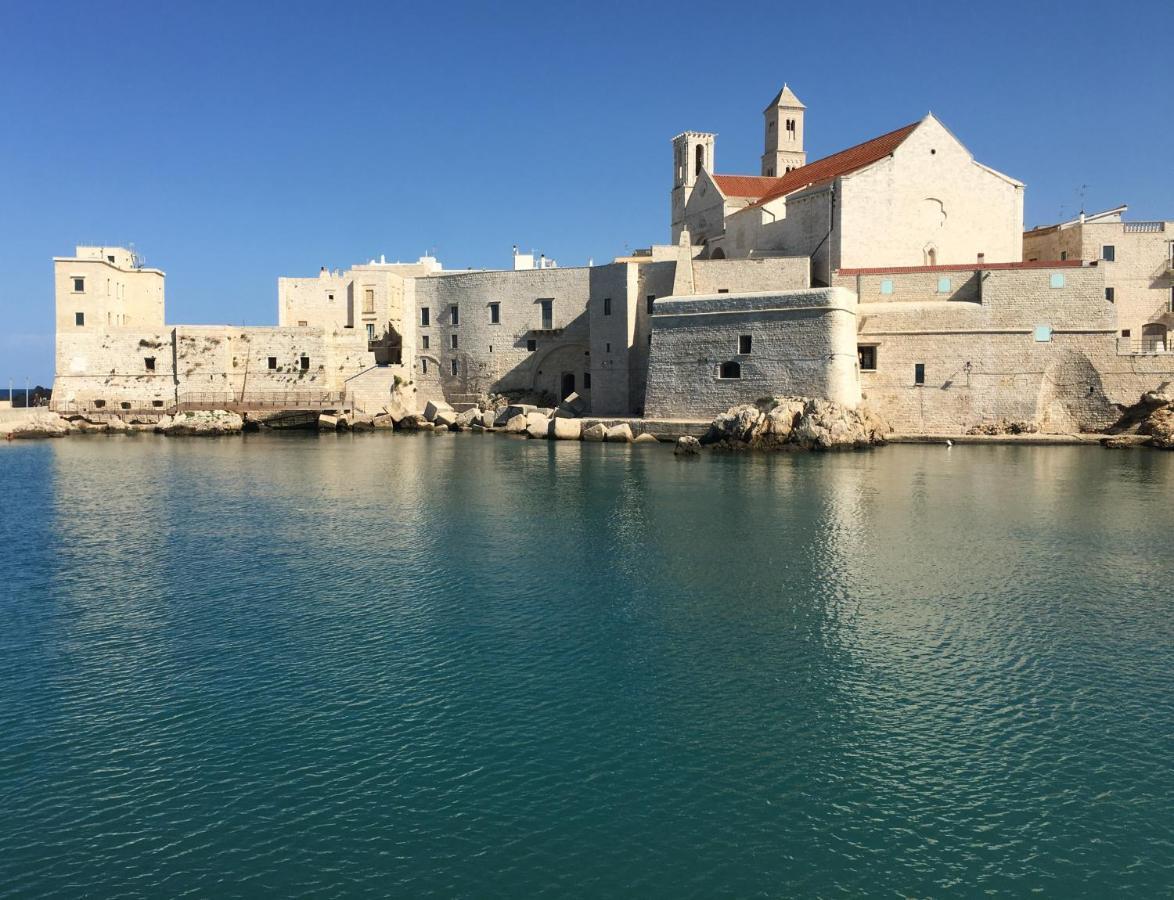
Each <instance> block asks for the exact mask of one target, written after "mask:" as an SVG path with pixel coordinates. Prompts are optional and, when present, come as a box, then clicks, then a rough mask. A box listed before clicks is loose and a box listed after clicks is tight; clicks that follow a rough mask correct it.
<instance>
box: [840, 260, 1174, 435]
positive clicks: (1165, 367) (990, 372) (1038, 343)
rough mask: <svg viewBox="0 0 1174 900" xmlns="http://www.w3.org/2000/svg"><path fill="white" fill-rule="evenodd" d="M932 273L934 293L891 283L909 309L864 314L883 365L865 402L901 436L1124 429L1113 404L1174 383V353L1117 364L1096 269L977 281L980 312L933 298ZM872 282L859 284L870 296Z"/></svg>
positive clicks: (865, 306)
mask: <svg viewBox="0 0 1174 900" xmlns="http://www.w3.org/2000/svg"><path fill="white" fill-rule="evenodd" d="M932 274H933V275H934V278H933V279H931V282H930V283H929V284H926V282H925V275H926V273H911V274H908V275H900V274H890V275H884V276H883V277H885V278H889V279H892V280H893V282H894V294H893V295H892V297H893V298H897V297H901V298H905V299H889V298H886V301H885V302H880V301H878V300H876V299H875V298H873V299H871V300H869V301H868V302H863V303H861V305H860V307H859V308H858V314H859V318H860V333H859V337H858V342H859V344H860V345H861V346H870V347H875V354H876V369H875V371H868V370H865V371H862V372H861V373H860V379H861V390H862V393H863V396H864V400H865V402H866V403H867V404H868V405H869V406H870V407H871V408H872V409H874V410H876V411H877V412H878V413H880V414H881V415H882V416H883V417H885V418H886V419H887V420H888V421H889V423H890V424H891V425H892V426H893V427H894V428H895V429H896V430H897V431H899V432H908V433H922V432H941V433H962V432H965V431H966V430H968V429H969V428H971V427H974V426H976V425H983V424H994V423H998V422H1000V421H1007V422H1027V423H1033V424H1035V425H1037V426H1038V427H1039V428H1040V429H1041V430H1043V431H1048V432H1058V433H1063V432H1072V431H1093V430H1097V429H1099V428H1103V427H1105V426H1106V425H1108V424H1109V423H1111V422H1112V421H1113V420H1114V419H1115V418H1116V416H1117V410H1116V408H1115V405H1116V404H1128V403H1132V402H1135V401H1136V399H1137V397H1138V396H1140V395H1141V393H1142V392H1144V391H1146V390H1151V389H1154V388H1156V387H1158V386H1159V385H1160V384H1161V383H1162V382H1163V381H1165V380H1168V379H1169V378H1171V377H1172V376H1174V354H1171V355H1167V356H1166V357H1165V358H1159V357H1148V358H1137V357H1130V356H1128V355H1118V352H1117V342H1116V338H1115V334H1114V311H1113V309H1112V306H1111V304H1109V303H1107V301H1105V299H1104V273H1103V268H1102V267H1100V266H1085V267H1075V268H1072V267H1068V268H1055V269H1015V270H996V271H985V272H982V273H981V275H975V274H974V273H971V274H970V275H969V276H968V279H967V281H966V282H965V283H964V284H963V285H962V286H961V287H962V288H964V289H965V292H966V294H967V295H968V296H972V297H976V296H977V294H978V293H979V291H981V297H982V302H981V303H978V302H973V301H970V302H968V301H966V300H960V299H957V298H953V299H948V298H946V297H943V296H942V295H939V294H937V293H936V289H935V285H934V283H933V282H934V281H936V276H937V274H938V273H932ZM1053 276H1061V277H1062V279H1063V283H1062V285H1058V286H1053V285H1054V284H1055V282H1054V281H1053ZM978 278H981V284H979V283H978V281H977V279H978ZM873 279H874V276H871V275H870V276H866V277H863V278H862V281H863V283H864V290H865V296H866V297H871V290H872V288H871V284H872V282H873ZM931 291H932V292H931ZM1038 328H1042V329H1043V331H1041V332H1038V333H1037V329H1038ZM1037 338H1038V339H1037ZM919 364H920V365H923V366H924V367H925V382H924V384H921V385H918V384H916V383H915V373H916V369H917V366H918V365H919Z"/></svg>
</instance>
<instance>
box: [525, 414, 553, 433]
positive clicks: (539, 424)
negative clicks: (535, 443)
mask: <svg viewBox="0 0 1174 900" xmlns="http://www.w3.org/2000/svg"><path fill="white" fill-rule="evenodd" d="M526 419H527V422H526V434H528V435H529V436H530V437H532V438H544V437H550V419H548V418H546V417H545V416H543V417H542V418H540V419H535V420H533V421H531V420H530V417H529V416H527V417H526Z"/></svg>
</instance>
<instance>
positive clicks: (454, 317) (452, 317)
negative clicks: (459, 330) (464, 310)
mask: <svg viewBox="0 0 1174 900" xmlns="http://www.w3.org/2000/svg"><path fill="white" fill-rule="evenodd" d="M448 321H449V324H450V325H452V326H453V328H456V327H457V326H458V325H460V324H461V309H460V307H459V306H457V305H456V304H455V303H454V304H453V305H452V306H450V307H449V308H448Z"/></svg>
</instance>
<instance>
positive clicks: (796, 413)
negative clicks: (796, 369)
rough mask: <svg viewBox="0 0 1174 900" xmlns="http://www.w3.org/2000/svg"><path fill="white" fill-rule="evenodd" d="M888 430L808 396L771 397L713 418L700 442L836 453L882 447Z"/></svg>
mask: <svg viewBox="0 0 1174 900" xmlns="http://www.w3.org/2000/svg"><path fill="white" fill-rule="evenodd" d="M887 433H888V428H887V426H886V425H885V424H884V422H882V421H881V420H880V419H879V418H877V417H876V416H875V415H874V414H872V413H871V412H869V411H868V410H867V409H864V408H853V407H850V406H844V405H842V404H840V403H834V402H832V401H830V400H820V399H811V398H807V397H775V398H773V399H771V400H764V401H759V403H757V404H742V405H740V406H734V407H731V408H730V409H728V410H727V411H726V412H724V413H721V414H720V415H718V416H716V417H715V418H714V420H713V423H712V424H711V425H710V427H709V431H708V432H707V433H706V435H705V437H704V438H703V439H702V441H701V442H702V443H704V444H714V445H716V446H718V447H720V448H726V449H743V448H754V449H767V450H769V449H805V450H834V449H851V448H857V447H868V446H872V445H874V444H881V443H884V440H885V435H886V434H887Z"/></svg>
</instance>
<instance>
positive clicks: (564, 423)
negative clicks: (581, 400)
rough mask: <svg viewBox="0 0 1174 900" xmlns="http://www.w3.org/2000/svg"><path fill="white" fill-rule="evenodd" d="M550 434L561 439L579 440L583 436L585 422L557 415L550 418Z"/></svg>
mask: <svg viewBox="0 0 1174 900" xmlns="http://www.w3.org/2000/svg"><path fill="white" fill-rule="evenodd" d="M550 436H551V437H552V438H555V439H556V440H560V441H577V440H579V439H580V438H581V437H582V436H583V423H582V422H580V421H579V420H578V419H568V418H564V417H562V416H556V417H555V418H553V419H551V420H550Z"/></svg>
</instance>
